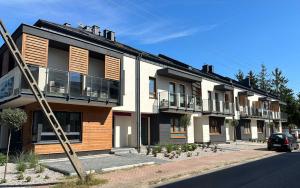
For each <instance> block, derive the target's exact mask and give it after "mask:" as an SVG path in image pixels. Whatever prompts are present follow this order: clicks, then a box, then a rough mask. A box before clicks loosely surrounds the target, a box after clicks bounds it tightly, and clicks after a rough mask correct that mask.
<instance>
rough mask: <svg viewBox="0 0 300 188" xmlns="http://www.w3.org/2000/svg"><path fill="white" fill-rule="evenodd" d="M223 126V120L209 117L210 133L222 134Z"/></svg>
mask: <svg viewBox="0 0 300 188" xmlns="http://www.w3.org/2000/svg"><path fill="white" fill-rule="evenodd" d="M221 126H222V121H221V120H219V119H217V118H210V119H209V133H210V134H221V133H222V131H221Z"/></svg>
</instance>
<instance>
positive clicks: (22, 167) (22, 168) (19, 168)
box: [16, 161, 27, 172]
mask: <svg viewBox="0 0 300 188" xmlns="http://www.w3.org/2000/svg"><path fill="white" fill-rule="evenodd" d="M26 168H27V166H26V163H24V162H23V161H19V162H18V164H17V167H16V170H17V171H18V172H25V170H26Z"/></svg>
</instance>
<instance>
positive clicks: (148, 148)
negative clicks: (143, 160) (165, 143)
mask: <svg viewBox="0 0 300 188" xmlns="http://www.w3.org/2000/svg"><path fill="white" fill-rule="evenodd" d="M150 153H151V148H150V147H147V153H146V155H149V154H150Z"/></svg>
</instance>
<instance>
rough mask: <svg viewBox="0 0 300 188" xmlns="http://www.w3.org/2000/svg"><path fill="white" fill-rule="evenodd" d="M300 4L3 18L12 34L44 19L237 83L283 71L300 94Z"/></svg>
mask: <svg viewBox="0 0 300 188" xmlns="http://www.w3.org/2000/svg"><path fill="white" fill-rule="evenodd" d="M299 10H300V1H298V0H294V1H292V0H286V1H281V0H236V1H235V0H194V1H193V0H190V1H181V0H170V1H167V0H160V1H158V0H148V1H144V0H102V1H100V0H98V1H97V0H85V1H82V0H63V1H62V0H42V1H40V0H26V1H23V0H0V12H1V13H0V14H1V19H2V20H3V21H4V22H5V24H6V25H7V27H8V28H9V30H10V31H11V32H12V31H14V30H15V29H16V27H17V26H18V25H19V24H20V23H22V22H23V23H27V24H33V23H34V22H35V21H36V20H37V19H39V18H42V19H46V20H49V21H53V22H57V23H64V22H69V23H71V24H72V25H73V26H77V25H78V24H80V23H82V24H86V25H93V24H96V25H99V26H100V27H101V28H102V29H104V28H109V29H111V30H114V31H115V32H116V36H117V40H118V41H120V42H122V43H125V44H128V45H131V46H133V47H136V48H139V49H142V50H144V51H147V52H151V53H154V54H159V53H162V54H165V55H168V56H170V57H173V58H175V59H178V60H180V61H182V62H185V63H187V64H190V65H193V66H194V67H198V68H200V67H201V66H202V65H203V64H204V63H207V64H212V65H214V66H215V70H216V72H218V73H221V74H223V75H226V76H228V77H234V74H235V73H236V72H237V70H238V69H241V70H243V71H244V72H248V71H249V70H250V69H251V70H254V72H256V73H257V72H258V71H259V69H260V65H261V64H262V63H264V64H266V66H267V68H268V69H269V70H273V69H274V68H275V67H279V68H280V69H282V70H283V72H284V74H285V75H286V76H287V77H288V79H289V81H290V82H289V86H290V87H291V88H293V89H294V90H295V92H296V93H298V92H299V91H300V89H299V86H300V80H299V77H298V75H299V74H298V71H299V69H300V11H299Z"/></svg>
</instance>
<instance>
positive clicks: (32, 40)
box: [22, 33, 49, 67]
mask: <svg viewBox="0 0 300 188" xmlns="http://www.w3.org/2000/svg"><path fill="white" fill-rule="evenodd" d="M48 47H49V40H48V39H44V38H40V37H37V36H33V35H29V34H26V33H24V34H23V40H22V56H23V57H24V59H25V62H26V63H28V64H33V65H38V66H42V67H47V64H48Z"/></svg>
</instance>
